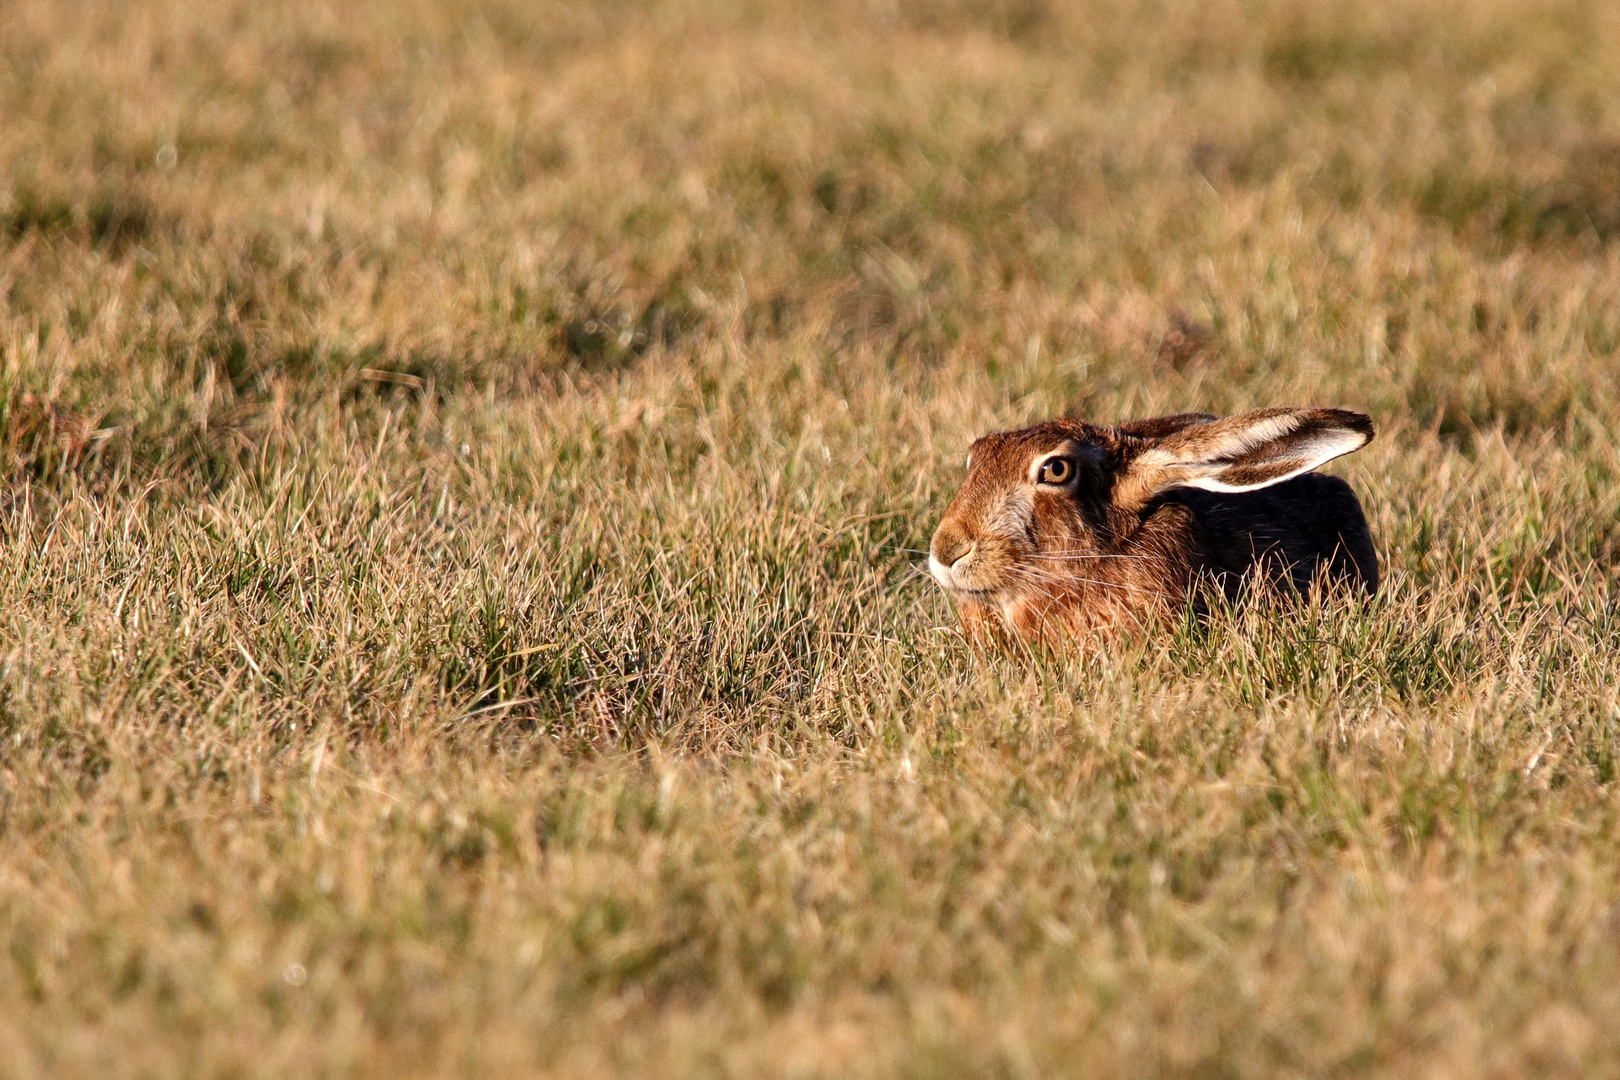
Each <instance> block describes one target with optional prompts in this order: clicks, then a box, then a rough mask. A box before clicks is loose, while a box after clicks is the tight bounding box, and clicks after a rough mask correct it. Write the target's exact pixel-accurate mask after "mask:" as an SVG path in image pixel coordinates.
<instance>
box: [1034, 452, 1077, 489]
mask: <svg viewBox="0 0 1620 1080" xmlns="http://www.w3.org/2000/svg"><path fill="white" fill-rule="evenodd" d="M1073 476H1074V462H1072V461H1070V460H1069V459H1068V458H1061V457H1055V458H1052V459H1051V460H1049V461H1046V462H1044V463H1043V464H1042V465H1041V483H1043V484H1067V483H1068V482H1069V480H1070V479H1071V478H1072V477H1073Z"/></svg>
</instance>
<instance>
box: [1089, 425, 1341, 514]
mask: <svg viewBox="0 0 1620 1080" xmlns="http://www.w3.org/2000/svg"><path fill="white" fill-rule="evenodd" d="M1127 434H1128V433H1127ZM1372 437H1373V426H1372V420H1371V419H1369V418H1368V417H1366V416H1364V415H1363V414H1361V413H1358V412H1350V411H1349V410H1348V409H1257V410H1255V411H1254V412H1247V413H1242V414H1241V415H1238V416H1229V417H1227V418H1225V419H1224V420H1211V421H1209V422H1208V423H1201V424H1189V425H1187V426H1186V427H1183V428H1181V429H1180V430H1179V431H1175V432H1173V433H1171V434H1168V435H1165V436H1164V437H1163V438H1158V439H1153V438H1149V439H1145V440H1141V444H1142V445H1141V446H1140V449H1138V450H1136V452H1135V454H1134V455H1130V454H1129V453H1128V452H1127V460H1126V461H1125V462H1124V463H1123V465H1124V467H1123V468H1122V469H1121V471H1120V476H1119V483H1118V486H1117V487H1116V488H1115V496H1114V498H1115V501H1116V502H1117V503H1119V504H1120V505H1140V504H1142V503H1145V502H1147V501H1148V500H1149V499H1151V498H1153V497H1154V496H1155V495H1159V494H1161V493H1163V492H1166V491H1170V490H1173V489H1175V488H1187V487H1193V488H1203V489H1204V490H1205V491H1254V490H1255V489H1256V488H1263V487H1268V486H1270V485H1272V484H1280V483H1281V482H1282V481H1284V480H1288V479H1291V478H1293V477H1295V476H1298V475H1299V474H1300V473H1307V472H1310V471H1311V470H1312V469H1315V468H1317V467H1318V466H1321V465H1323V464H1325V463H1326V462H1329V461H1332V460H1333V459H1334V458H1336V457H1339V456H1340V455H1341V454H1348V453H1350V452H1351V451H1352V450H1360V449H1361V448H1362V447H1363V446H1366V445H1367V444H1368V443H1369V442H1371V441H1372ZM1129 441H1130V440H1127V442H1129Z"/></svg>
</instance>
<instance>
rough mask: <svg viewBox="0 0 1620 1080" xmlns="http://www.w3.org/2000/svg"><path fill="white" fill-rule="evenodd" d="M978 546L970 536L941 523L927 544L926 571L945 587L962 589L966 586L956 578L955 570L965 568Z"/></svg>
mask: <svg viewBox="0 0 1620 1080" xmlns="http://www.w3.org/2000/svg"><path fill="white" fill-rule="evenodd" d="M978 547H979V545H978V544H977V543H975V542H974V541H973V540H972V539H971V538H970V537H968V536H966V535H964V534H963V533H961V532H958V531H957V530H955V529H952V528H949V527H947V526H944V525H942V526H940V528H939V531H937V532H935V533H934V540H933V543H932V544H930V545H929V552H928V572H929V573H930V574H931V575H933V578H934V580H935V581H937V582H939V583H940V585H942V586H944V587H945V588H947V589H952V590H962V589H964V588H966V587H965V586H964V585H963V584H962V583H961V582H960V581H958V580H957V577H956V574H957V571H958V569H959V568H960V569H965V568H966V566H967V564H970V563H971V562H972V559H973V553H974V552H975V551H976V550H978Z"/></svg>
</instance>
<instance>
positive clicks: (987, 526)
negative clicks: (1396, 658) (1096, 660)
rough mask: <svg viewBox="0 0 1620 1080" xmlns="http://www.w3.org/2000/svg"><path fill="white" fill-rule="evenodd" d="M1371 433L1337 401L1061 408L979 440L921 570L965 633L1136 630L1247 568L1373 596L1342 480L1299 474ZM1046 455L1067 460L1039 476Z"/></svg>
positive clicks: (1350, 496)
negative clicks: (1115, 411)
mask: <svg viewBox="0 0 1620 1080" xmlns="http://www.w3.org/2000/svg"><path fill="white" fill-rule="evenodd" d="M1371 438H1372V425H1371V422H1370V421H1369V420H1368V419H1367V417H1365V416H1363V415H1361V414H1360V413H1353V412H1348V411H1345V410H1341V409H1261V410H1257V411H1255V412H1250V413H1244V414H1242V415H1241V416H1234V417H1229V418H1226V419H1218V418H1216V417H1213V416H1208V415H1206V414H1202V413H1183V414H1180V415H1177V416H1164V417H1156V418H1153V419H1150V420H1136V421H1131V422H1128V423H1124V424H1120V425H1118V426H1117V427H1103V426H1098V425H1094V424H1088V423H1085V422H1084V421H1080V420H1074V419H1061V420H1048V421H1047V422H1045V423H1042V424H1037V425H1035V426H1034V427H1030V428H1025V429H1024V430H1022V431H1009V432H998V433H995V434H992V435H986V436H985V437H984V438H982V439H979V440H978V441H977V442H975V443H974V444H973V447H972V449H971V451H970V454H969V462H970V466H969V469H968V474H967V477H966V479H965V480H964V481H963V484H962V489H961V491H959V492H958V493H957V496H956V498H955V500H953V501H952V503H951V506H950V508H949V509H948V510H947V511H946V513H945V517H944V519H943V520H941V522H940V524H939V528H938V530H936V532H935V533H934V539H933V543H932V545H931V551H930V566H931V569H932V572H933V574H934V576H935V578H936V579H937V580H939V582H940V584H941V585H943V586H944V587H945V588H946V589H947V590H948V591H949V592H951V594H952V595H953V596H954V597H955V599H956V601H957V607H958V610H959V612H960V614H961V617H962V621H963V625H964V628H965V629H966V630H967V632H968V634H969V636H970V637H973V638H974V639H976V640H986V639H989V638H994V637H997V636H999V635H1000V634H1001V633H1003V632H1010V633H1012V634H1013V635H1014V636H1016V637H1019V638H1023V639H1038V638H1046V637H1052V636H1067V635H1073V634H1081V635H1084V634H1087V633H1090V632H1096V631H1107V630H1111V629H1117V628H1124V627H1141V626H1143V625H1145V624H1147V623H1148V622H1150V621H1152V620H1153V619H1156V618H1158V617H1160V616H1163V615H1166V614H1169V613H1172V612H1174V611H1176V610H1178V609H1180V608H1181V607H1182V606H1184V605H1185V604H1186V603H1188V602H1189V600H1191V601H1193V602H1194V603H1196V602H1197V600H1198V588H1197V586H1198V583H1199V582H1201V581H1204V582H1209V583H1211V584H1214V585H1216V586H1218V587H1219V588H1220V589H1221V590H1222V591H1224V592H1225V594H1226V595H1227V596H1228V597H1232V598H1236V596H1237V595H1238V593H1239V591H1240V590H1241V588H1242V587H1243V583H1244V582H1245V581H1247V580H1252V579H1254V578H1256V577H1262V578H1265V579H1267V580H1271V581H1275V582H1278V583H1287V584H1291V585H1292V586H1293V587H1294V588H1296V589H1297V590H1298V591H1299V592H1301V593H1304V592H1306V591H1307V590H1308V589H1309V588H1310V587H1311V585H1312V582H1313V581H1314V580H1316V579H1317V577H1318V576H1319V575H1320V576H1321V577H1322V578H1324V579H1326V580H1327V581H1329V582H1334V583H1339V584H1343V585H1349V586H1351V587H1353V588H1355V589H1359V590H1362V591H1365V592H1367V593H1371V592H1372V591H1374V590H1375V589H1376V588H1377V586H1378V563H1377V556H1376V555H1375V554H1374V552H1373V545H1372V538H1371V536H1370V535H1369V534H1368V531H1367V522H1366V519H1365V518H1364V516H1363V515H1362V512H1361V505H1360V503H1359V502H1358V501H1357V500H1356V497H1355V494H1354V493H1353V492H1352V491H1351V490H1350V487H1349V485H1348V484H1346V483H1345V482H1344V481H1343V480H1339V479H1337V478H1335V477H1330V476H1323V475H1320V474H1317V473H1314V472H1310V471H1309V470H1310V469H1313V468H1315V467H1316V466H1318V465H1320V464H1322V462H1324V461H1327V460H1329V459H1331V458H1333V457H1337V456H1339V455H1340V454H1344V453H1349V452H1351V451H1353V450H1355V449H1358V448H1359V447H1360V446H1362V445H1365V443H1366V442H1367V441H1368V440H1369V439H1371ZM1054 458H1061V459H1062V460H1063V461H1066V462H1069V463H1070V467H1068V469H1067V471H1068V472H1069V473H1070V474H1071V478H1070V479H1069V480H1068V481H1067V482H1066V483H1062V484H1057V483H1045V482H1041V480H1040V476H1041V472H1042V466H1043V464H1046V463H1051V462H1053V461H1054ZM1053 467H1054V468H1055V469H1057V470H1058V471H1064V468H1065V467H1064V466H1062V465H1054V466H1053ZM1046 475H1056V474H1055V473H1048V474H1046ZM1205 489H1208V490H1205Z"/></svg>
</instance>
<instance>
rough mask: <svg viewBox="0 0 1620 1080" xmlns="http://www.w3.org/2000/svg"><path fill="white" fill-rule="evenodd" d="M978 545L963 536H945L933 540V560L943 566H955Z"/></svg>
mask: <svg viewBox="0 0 1620 1080" xmlns="http://www.w3.org/2000/svg"><path fill="white" fill-rule="evenodd" d="M977 546H978V545H977V544H975V543H974V542H973V541H972V540H969V539H968V538H967V537H965V536H945V537H935V539H934V558H936V559H938V560H939V561H940V562H941V563H942V564H943V565H945V566H955V565H956V564H957V563H959V562H961V561H962V560H963V559H965V558H967V557H968V556H969V555H971V554H973V549H974V548H975V547H977Z"/></svg>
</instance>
